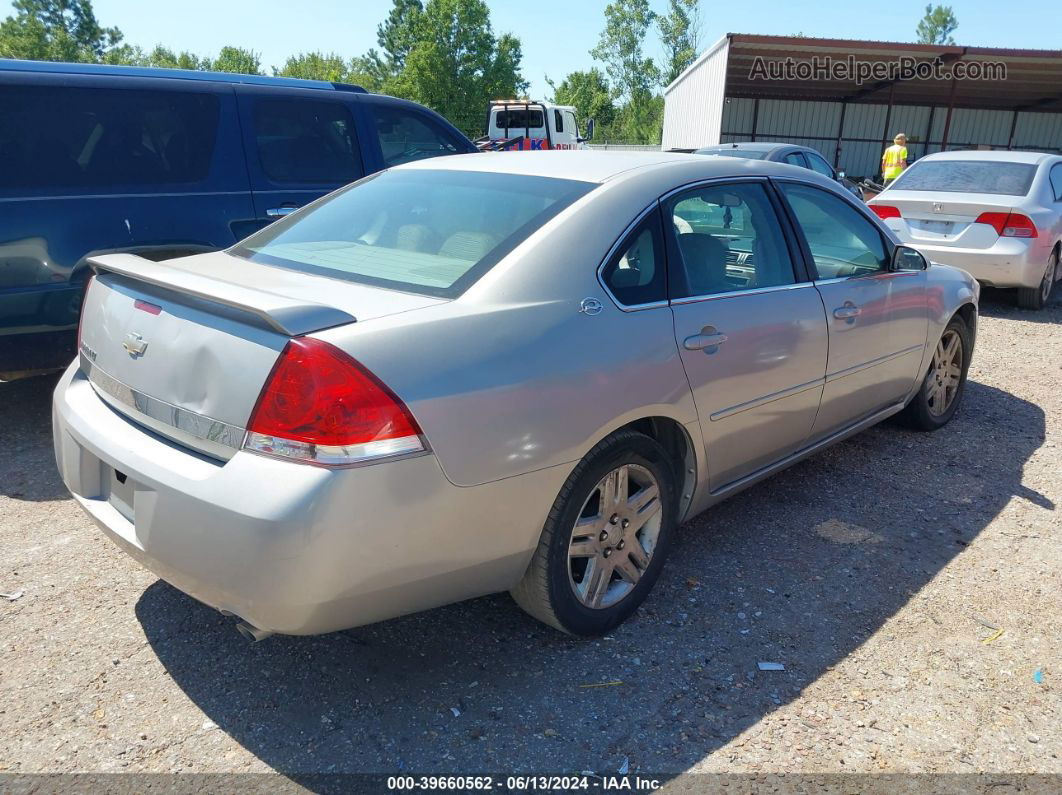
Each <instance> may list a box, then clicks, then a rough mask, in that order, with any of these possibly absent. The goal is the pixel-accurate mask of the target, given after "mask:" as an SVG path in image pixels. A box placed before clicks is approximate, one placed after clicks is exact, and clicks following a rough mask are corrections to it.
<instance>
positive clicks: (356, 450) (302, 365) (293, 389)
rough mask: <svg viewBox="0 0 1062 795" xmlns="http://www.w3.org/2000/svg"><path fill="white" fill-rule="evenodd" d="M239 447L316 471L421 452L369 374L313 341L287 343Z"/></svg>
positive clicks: (411, 427) (394, 404)
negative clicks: (310, 465) (312, 465)
mask: <svg viewBox="0 0 1062 795" xmlns="http://www.w3.org/2000/svg"><path fill="white" fill-rule="evenodd" d="M244 447H245V448H247V449H249V450H254V451H256V452H260V453H267V454H270V455H278V456H284V457H286V458H295V459H298V460H302V461H310V462H314V463H319V464H350V463H357V462H359V461H364V460H367V459H371V458H379V457H382V456H392V455H400V454H403V453H413V452H419V451H422V450H424V443H423V442H422V441H421V438H420V427H419V426H418V425H417V421H416V420H415V419H413V417H412V415H411V414H410V413H409V410H408V409H407V408H406V406H405V404H404V403H402V401H401V400H400V399H399V398H398V397H397V396H396V395H395V394H394V393H393V392H391V390H390V389H388V388H387V387H386V386H385V385H384V384H383V383H381V382H380V380H379V379H377V378H376V376H374V375H373V374H372V373H370V372H369V371H368V370H366V369H365V368H364V367H362V366H361V365H360V364H359V363H358V362H357V361H355V360H354V359H352V358H351V357H350V356H348V355H347V354H345V353H343V351H341V350H339V349H338V348H336V347H334V346H332V345H329V344H328V343H326V342H322V341H320V340H315V339H310V338H307V337H297V338H295V339H293V340H290V341H289V342H288V344H287V345H286V346H285V347H284V350H283V351H281V353H280V357H279V358H278V359H277V362H276V364H274V365H273V370H272V372H271V373H270V374H269V377H268V378H267V379H266V383H265V386H264V387H263V388H262V394H261V395H259V397H258V403H257V404H256V405H255V407H254V411H253V412H252V413H251V420H250V422H249V423H248V424H247V438H246V440H245V441H244Z"/></svg>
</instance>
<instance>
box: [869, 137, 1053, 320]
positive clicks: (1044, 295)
mask: <svg viewBox="0 0 1062 795" xmlns="http://www.w3.org/2000/svg"><path fill="white" fill-rule="evenodd" d="M869 205H870V209H872V210H873V211H874V212H875V213H877V214H878V216H879V217H880V218H882V219H883V220H884V221H885V223H886V225H888V227H889V229H891V230H892V231H893V232H894V233H895V234H896V236H897V237H898V238H899V239H900V241H901V242H902V243H905V244H907V245H910V246H914V247H915V248H917V249H918V250H919V251H921V252H922V253H923V254H924V255H925V256H926V257H928V258H929V259H930V260H931V261H932V262H941V263H946V264H948V265H955V266H957V267H960V268H962V269H964V270H966V271H969V272H970V273H971V274H972V275H973V276H974V278H976V279H977V280H978V281H979V282H981V283H982V284H986V285H988V286H990V287H1017V288H1018V292H1017V300H1018V305H1019V306H1021V307H1024V308H1026V309H1042V308H1043V306H1044V304H1046V303H1047V299H1048V298H1049V297H1050V296H1051V291H1052V289H1053V288H1054V285H1055V282H1056V281H1057V280H1058V279H1062V270H1060V269H1059V267H1058V260H1059V252H1060V251H1062V157H1059V156H1058V155H1048V154H1041V153H1039V152H941V153H938V154H933V155H927V156H926V157H924V158H922V159H921V160H919V161H918V162H916V163H915V164H914V165H912V166H911V167H910V168H909V169H907V170H906V171H905V172H904V173H903V174H901V175H900V176H899V177H898V178H897V179H896V181H895V182H893V183H892V184H891V185H890V186H889V187H888V188H886V189H885V190H884V191H883V192H882V193H879V194H878V195H877V196H876V197H874V198H873V199H871V200H870V202H869Z"/></svg>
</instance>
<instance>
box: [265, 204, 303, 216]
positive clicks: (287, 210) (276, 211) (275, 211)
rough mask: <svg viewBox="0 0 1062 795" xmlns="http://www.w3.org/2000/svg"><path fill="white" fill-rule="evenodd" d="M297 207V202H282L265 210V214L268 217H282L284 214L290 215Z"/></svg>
mask: <svg viewBox="0 0 1062 795" xmlns="http://www.w3.org/2000/svg"><path fill="white" fill-rule="evenodd" d="M297 209H299V207H298V205H297V204H282V205H281V206H280V207H271V208H270V209H268V210H266V215H268V216H269V217H270V218H283V217H284V216H285V215H291V214H292V213H293V212H295V211H296V210H297Z"/></svg>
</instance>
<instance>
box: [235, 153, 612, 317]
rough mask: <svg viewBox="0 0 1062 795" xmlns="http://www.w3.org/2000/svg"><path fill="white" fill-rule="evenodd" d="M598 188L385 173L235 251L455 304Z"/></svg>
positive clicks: (508, 177) (528, 179) (475, 175)
mask: <svg viewBox="0 0 1062 795" xmlns="http://www.w3.org/2000/svg"><path fill="white" fill-rule="evenodd" d="M593 187H594V183H590V182H581V181H576V180H566V179H552V178H548V177H532V176H524V175H518V174H496V173H488V172H475V171H448V170H429V169H423V170H421V169H411V170H403V169H398V170H391V171H384V172H381V173H378V174H375V175H373V176H371V177H366V178H365V179H363V180H361V181H359V182H355V183H354V184H353V185H350V186H348V187H347V188H344V189H342V190H340V191H337V192H336V193H333V194H332V195H330V196H327V197H326V198H324V199H322V200H321V201H319V202H318V203H316V204H314V205H313V206H311V207H309V208H307V209H306V210H305V211H304V212H300V213H297V214H296V215H293V216H290V217H289V218H285V219H282V220H280V221H277V222H276V223H274V224H272V225H271V226H267V227H266V228H265V229H263V230H262V231H260V232H257V233H256V234H254V235H252V236H251V237H249V238H247V239H246V240H244V241H242V242H241V243H239V244H238V245H237V246H236V247H235V248H233V249H230V251H231V253H233V254H235V255H237V256H241V257H245V258H247V259H249V260H251V261H253V262H261V263H263V264H266V265H276V266H279V267H282V268H290V269H292V270H298V271H303V272H306V273H316V274H319V275H323V276H329V277H332V278H337V279H346V280H349V281H354V282H361V283H363V284H371V285H376V286H379V287H389V288H392V289H397V290H403V291H406V292H414V293H421V294H424V295H434V296H441V297H447V298H449V297H454V296H457V295H460V294H461V293H462V292H464V291H465V290H466V289H468V287H469V286H470V285H471V284H473V283H474V282H475V281H476V280H477V279H478V278H480V276H482V275H483V274H484V273H486V272H487V271H488V270H489V269H490V268H491V267H492V266H493V265H494V264H495V263H497V262H498V261H499V260H501V258H502V257H504V256H505V255H506V254H508V253H509V252H510V251H512V249H513V248H515V247H516V246H517V245H519V244H520V243H521V242H522V241H523V240H525V239H526V238H527V237H528V236H529V235H531V234H532V233H533V232H534V231H535V230H536V229H538V228H539V227H541V226H542V225H543V224H545V223H546V222H547V221H548V220H549V219H551V218H553V217H554V216H555V215H556V214H557V213H559V212H560V211H561V210H563V209H564V208H565V207H567V206H568V205H570V204H571V203H572V202H574V201H575V200H576V199H578V198H579V197H580V196H583V195H584V194H586V193H587V192H589V191H590V190H591V189H592V188H593Z"/></svg>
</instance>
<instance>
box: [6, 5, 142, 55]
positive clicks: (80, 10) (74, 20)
mask: <svg viewBox="0 0 1062 795" xmlns="http://www.w3.org/2000/svg"><path fill="white" fill-rule="evenodd" d="M12 6H13V7H14V11H15V13H14V14H13V15H12V16H9V17H7V18H6V19H5V20H4V21H3V22H0V57H5V58H29V59H33V60H38V61H82V62H88V63H95V62H99V61H102V60H103V59H104V56H105V55H106V54H107V53H108V52H109V51H110V50H112V49H114V48H116V47H118V46H119V45H120V43H121V41H122V32H121V31H120V30H118V28H105V27H102V26H101V25H100V24H99V22H97V21H96V14H95V12H94V11H93V10H92V2H91V0H14V2H13V3H12Z"/></svg>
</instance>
